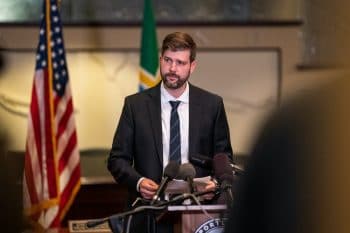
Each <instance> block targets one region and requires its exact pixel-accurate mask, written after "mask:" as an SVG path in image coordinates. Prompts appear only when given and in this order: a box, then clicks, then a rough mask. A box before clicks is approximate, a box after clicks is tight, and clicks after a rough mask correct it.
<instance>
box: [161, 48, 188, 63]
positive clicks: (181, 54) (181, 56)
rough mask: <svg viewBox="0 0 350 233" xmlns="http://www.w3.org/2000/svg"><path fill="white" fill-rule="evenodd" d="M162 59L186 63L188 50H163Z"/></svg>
mask: <svg viewBox="0 0 350 233" xmlns="http://www.w3.org/2000/svg"><path fill="white" fill-rule="evenodd" d="M163 56H164V57H168V58H172V59H178V60H182V61H188V60H190V50H177V51H172V50H170V49H168V50H165V51H164V54H163Z"/></svg>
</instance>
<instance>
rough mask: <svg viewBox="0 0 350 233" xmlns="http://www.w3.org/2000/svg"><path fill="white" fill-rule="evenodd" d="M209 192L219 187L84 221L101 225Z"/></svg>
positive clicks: (216, 192)
mask: <svg viewBox="0 0 350 233" xmlns="http://www.w3.org/2000/svg"><path fill="white" fill-rule="evenodd" d="M209 193H215V194H218V193H219V189H216V190H214V191H204V192H194V193H192V194H191V193H184V194H181V195H179V196H176V197H174V198H173V199H171V200H169V201H165V202H160V203H156V204H155V205H154V206H151V205H143V206H138V207H136V208H134V209H132V210H129V211H126V212H123V213H119V214H114V215H111V216H109V217H106V218H101V219H97V220H91V221H88V222H87V223H86V226H87V228H93V227H96V226H98V225H101V224H103V223H106V222H108V223H111V222H112V221H114V220H116V221H118V220H121V219H122V218H125V217H128V216H130V217H132V215H134V214H137V213H140V212H143V211H147V210H164V209H165V208H166V207H167V206H169V205H171V204H175V203H179V202H183V201H184V200H186V199H189V198H193V197H199V196H203V195H205V194H209ZM111 225H112V224H110V227H111ZM113 227H114V226H113ZM113 230H114V229H112V231H113ZM128 230H129V229H127V231H126V233H128ZM148 230H153V231H154V230H155V226H154V225H153V227H151V228H149V226H148ZM113 232H114V231H113ZM114 233H115V232H114ZM149 233H151V232H149Z"/></svg>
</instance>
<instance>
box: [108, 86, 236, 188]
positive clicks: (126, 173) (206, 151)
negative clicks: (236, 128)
mask: <svg viewBox="0 0 350 233" xmlns="http://www.w3.org/2000/svg"><path fill="white" fill-rule="evenodd" d="M189 88H190V89H189V156H191V155H194V154H202V155H206V156H208V157H212V156H213V155H215V154H216V153H221V152H225V153H228V154H230V156H231V155H232V148H231V143H230V135H229V128H228V123H227V119H226V113H225V109H224V105H223V101H222V98H221V97H219V96H217V95H214V94H211V93H209V92H207V91H205V90H202V89H200V88H198V87H195V86H193V85H191V84H190V86H189ZM108 169H109V171H110V172H111V174H112V175H113V176H114V178H115V179H116V181H117V182H119V183H122V184H126V185H127V186H128V187H129V188H130V189H131V190H135V191H136V185H137V181H138V180H139V179H140V178H141V177H147V178H149V179H152V180H154V181H156V182H158V183H159V182H160V181H161V178H162V170H163V148H162V124H161V100H160V84H158V85H157V86H155V87H153V88H150V89H148V90H146V91H143V92H141V93H137V94H134V95H131V96H128V97H126V99H125V103H124V107H123V111H122V114H121V117H120V120H119V125H118V127H117V130H116V133H115V136H114V139H113V145H112V149H111V152H110V156H109V159H108ZM195 169H196V174H197V176H198V177H200V176H206V175H210V173H211V171H206V170H204V169H202V168H199V167H196V166H195Z"/></svg>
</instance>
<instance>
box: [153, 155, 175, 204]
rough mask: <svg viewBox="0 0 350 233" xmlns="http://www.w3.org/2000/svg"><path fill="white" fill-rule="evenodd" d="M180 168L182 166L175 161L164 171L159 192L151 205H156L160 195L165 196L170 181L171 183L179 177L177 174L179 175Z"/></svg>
mask: <svg viewBox="0 0 350 233" xmlns="http://www.w3.org/2000/svg"><path fill="white" fill-rule="evenodd" d="M179 167H180V165H179V164H178V163H177V162H175V161H170V162H169V163H168V165H166V167H165V169H164V175H163V179H162V181H161V182H160V185H159V187H158V190H157V192H156V194H155V195H154V196H153V199H152V201H151V203H150V205H154V203H155V202H156V201H157V200H158V198H159V197H160V195H162V194H163V192H164V190H165V188H166V186H167V184H168V183H169V181H171V180H172V179H174V178H175V177H176V176H177V174H178V173H179Z"/></svg>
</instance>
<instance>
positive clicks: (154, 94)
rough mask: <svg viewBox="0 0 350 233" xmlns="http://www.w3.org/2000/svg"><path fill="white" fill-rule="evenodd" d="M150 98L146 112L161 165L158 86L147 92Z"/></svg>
mask: <svg viewBox="0 0 350 233" xmlns="http://www.w3.org/2000/svg"><path fill="white" fill-rule="evenodd" d="M149 96H150V98H149V99H148V101H147V106H148V111H149V115H150V119H151V122H150V123H151V126H152V130H153V132H152V133H153V137H154V141H155V144H156V149H157V155H158V158H159V161H160V163H161V165H163V147H162V119H161V102H160V84H158V85H157V86H156V87H154V88H152V90H150V92H149Z"/></svg>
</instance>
